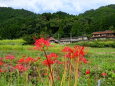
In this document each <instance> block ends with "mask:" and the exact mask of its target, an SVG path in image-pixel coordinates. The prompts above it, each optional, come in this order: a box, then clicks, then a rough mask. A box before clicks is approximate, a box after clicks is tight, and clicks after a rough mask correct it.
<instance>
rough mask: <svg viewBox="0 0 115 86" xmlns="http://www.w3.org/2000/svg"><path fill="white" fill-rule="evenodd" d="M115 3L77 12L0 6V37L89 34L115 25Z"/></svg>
mask: <svg viewBox="0 0 115 86" xmlns="http://www.w3.org/2000/svg"><path fill="white" fill-rule="evenodd" d="M114 22H115V5H114V4H113V5H108V6H102V7H100V8H98V9H95V10H94V9H91V10H88V11H86V12H84V13H82V14H79V15H70V14H67V13H65V12H61V11H59V12H56V13H52V14H51V13H43V14H35V13H32V12H30V11H27V10H24V9H13V8H9V7H8V8H6V7H0V38H1V39H15V38H20V37H25V36H33V35H35V34H40V35H42V36H43V35H44V36H53V37H59V38H60V37H68V36H70V33H71V35H72V36H81V35H87V36H89V35H90V34H91V33H92V32H95V31H103V30H108V29H112V30H114V29H115V23H114Z"/></svg>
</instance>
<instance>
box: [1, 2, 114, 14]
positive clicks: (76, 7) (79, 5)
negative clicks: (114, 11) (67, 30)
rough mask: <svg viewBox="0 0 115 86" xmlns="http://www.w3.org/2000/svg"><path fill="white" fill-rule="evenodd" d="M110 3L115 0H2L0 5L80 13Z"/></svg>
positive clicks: (37, 11)
mask: <svg viewBox="0 0 115 86" xmlns="http://www.w3.org/2000/svg"><path fill="white" fill-rule="evenodd" d="M108 4H115V0H0V7H13V8H16V9H21V8H23V9H26V10H30V11H33V12H36V13H43V12H56V11H64V12H67V13H70V14H78V13H81V12H84V11H86V10H89V9H96V8H98V7H100V6H103V5H108Z"/></svg>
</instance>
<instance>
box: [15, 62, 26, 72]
mask: <svg viewBox="0 0 115 86" xmlns="http://www.w3.org/2000/svg"><path fill="white" fill-rule="evenodd" d="M14 68H15V69H17V70H18V71H20V72H23V71H26V70H28V68H27V67H24V66H23V65H22V64H17V65H16V66H15V67H14Z"/></svg>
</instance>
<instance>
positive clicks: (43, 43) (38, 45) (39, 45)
mask: <svg viewBox="0 0 115 86" xmlns="http://www.w3.org/2000/svg"><path fill="white" fill-rule="evenodd" d="M34 45H35V49H38V50H43V49H44V48H48V47H49V46H50V42H49V41H48V40H45V39H44V38H40V39H36V40H35V43H34Z"/></svg>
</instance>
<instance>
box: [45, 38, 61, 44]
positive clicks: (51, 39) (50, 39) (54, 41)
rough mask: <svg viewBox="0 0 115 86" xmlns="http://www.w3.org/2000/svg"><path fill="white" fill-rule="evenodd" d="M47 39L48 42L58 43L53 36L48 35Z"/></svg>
mask: <svg viewBox="0 0 115 86" xmlns="http://www.w3.org/2000/svg"><path fill="white" fill-rule="evenodd" d="M47 40H48V41H49V42H50V43H59V41H58V40H56V39H55V38H53V37H49V38H47Z"/></svg>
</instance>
